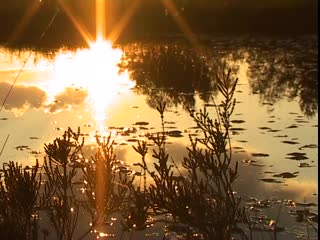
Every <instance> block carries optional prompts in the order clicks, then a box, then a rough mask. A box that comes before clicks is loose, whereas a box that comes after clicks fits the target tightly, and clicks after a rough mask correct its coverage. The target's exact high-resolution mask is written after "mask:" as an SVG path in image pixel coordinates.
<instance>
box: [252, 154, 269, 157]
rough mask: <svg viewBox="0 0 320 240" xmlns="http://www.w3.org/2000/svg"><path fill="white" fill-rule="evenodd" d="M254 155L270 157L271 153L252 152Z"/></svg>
mask: <svg viewBox="0 0 320 240" xmlns="http://www.w3.org/2000/svg"><path fill="white" fill-rule="evenodd" d="M251 155H252V156H254V157H269V156H270V155H269V154H267V153H251Z"/></svg>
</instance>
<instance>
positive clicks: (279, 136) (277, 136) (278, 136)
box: [274, 135, 288, 138]
mask: <svg viewBox="0 0 320 240" xmlns="http://www.w3.org/2000/svg"><path fill="white" fill-rule="evenodd" d="M274 137H276V138H287V137H288V135H276V136H274Z"/></svg>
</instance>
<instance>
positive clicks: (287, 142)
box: [281, 141, 299, 145]
mask: <svg viewBox="0 0 320 240" xmlns="http://www.w3.org/2000/svg"><path fill="white" fill-rule="evenodd" d="M281 142H282V143H285V144H290V145H295V144H299V143H298V142H294V141H281Z"/></svg>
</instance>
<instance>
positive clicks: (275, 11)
mask: <svg viewBox="0 0 320 240" xmlns="http://www.w3.org/2000/svg"><path fill="white" fill-rule="evenodd" d="M59 2H62V3H63V5H64V6H65V7H66V8H67V9H68V11H69V13H72V15H73V16H74V17H75V19H77V21H79V22H80V23H81V25H82V26H84V27H85V29H86V30H87V31H88V32H89V33H90V34H91V35H94V34H95V30H96V26H95V19H96V18H95V12H96V6H95V4H96V1H95V0H2V1H1V2H0V41H2V42H3V41H6V40H7V39H8V38H9V36H10V34H11V32H12V31H13V30H14V29H15V28H16V27H17V25H18V24H19V22H21V21H24V19H23V18H24V16H25V15H26V14H27V12H28V11H29V12H30V11H31V10H30V9H36V11H34V12H35V13H34V14H32V18H30V19H28V20H29V22H28V24H26V25H27V27H25V29H24V30H25V32H24V35H22V36H21V37H20V40H23V41H24V40H27V39H30V41H31V42H32V41H34V39H32V37H31V38H30V36H35V35H37V34H39V32H41V31H42V30H41V29H44V28H45V25H46V24H47V23H48V22H50V18H51V16H52V15H53V13H54V12H55V11H56V9H60V13H59V17H58V19H57V20H56V21H55V24H54V27H53V30H51V33H48V39H51V40H54V41H56V39H57V38H61V39H62V40H63V41H65V40H66V39H76V38H79V37H80V38H81V36H80V35H79V34H78V33H77V30H76V29H75V28H74V24H73V23H72V22H71V21H70V18H69V17H68V16H67V15H68V14H66V11H65V9H64V8H63V7H62V6H61V4H59ZM172 2H173V3H174V4H175V6H176V8H175V10H174V11H172V9H171V10H170V9H166V7H165V6H164V4H163V1H162V0H140V4H139V7H138V8H137V9H136V10H135V13H134V15H133V16H132V17H131V19H130V21H129V23H128V25H127V27H126V28H125V30H124V31H123V32H122V34H121V36H120V38H128V37H129V38H130V37H138V36H145V35H151V36H154V37H158V36H163V35H167V34H176V33H181V30H180V29H179V27H178V26H177V24H176V22H175V20H174V16H179V15H180V16H182V17H183V18H184V19H185V21H186V22H187V23H188V25H189V26H190V27H191V29H192V30H193V31H194V32H195V33H205V34H213V33H232V34H237V33H276V34H279V33H304V34H305V33H317V24H318V21H317V17H318V12H317V5H318V1H317V0H303V1H301V0H281V1H278V0H260V1H256V0H215V1H212V0H172ZM105 3H106V9H107V19H106V23H107V24H106V28H107V30H109V31H112V29H113V28H114V26H116V25H117V23H119V22H120V21H121V19H122V18H123V17H124V15H125V14H126V12H127V10H128V9H130V6H131V5H132V3H133V0H105Z"/></svg>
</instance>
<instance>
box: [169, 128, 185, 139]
mask: <svg viewBox="0 0 320 240" xmlns="http://www.w3.org/2000/svg"><path fill="white" fill-rule="evenodd" d="M168 135H169V136H170V137H183V135H182V132H181V131H179V130H173V131H169V132H168Z"/></svg>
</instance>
